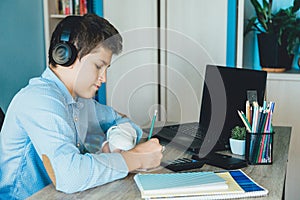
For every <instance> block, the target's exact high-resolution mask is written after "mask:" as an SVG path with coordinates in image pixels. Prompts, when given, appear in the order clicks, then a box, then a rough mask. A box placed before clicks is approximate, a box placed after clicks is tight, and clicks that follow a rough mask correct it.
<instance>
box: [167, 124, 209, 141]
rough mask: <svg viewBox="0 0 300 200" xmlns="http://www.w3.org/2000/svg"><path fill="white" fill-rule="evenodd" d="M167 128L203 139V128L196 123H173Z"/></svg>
mask: <svg viewBox="0 0 300 200" xmlns="http://www.w3.org/2000/svg"><path fill="white" fill-rule="evenodd" d="M169 128H170V129H171V130H173V131H177V132H178V133H181V134H185V135H188V136H191V137H194V138H197V139H200V140H202V139H204V136H205V135H204V134H203V133H204V128H202V127H199V126H198V124H182V125H174V126H169Z"/></svg>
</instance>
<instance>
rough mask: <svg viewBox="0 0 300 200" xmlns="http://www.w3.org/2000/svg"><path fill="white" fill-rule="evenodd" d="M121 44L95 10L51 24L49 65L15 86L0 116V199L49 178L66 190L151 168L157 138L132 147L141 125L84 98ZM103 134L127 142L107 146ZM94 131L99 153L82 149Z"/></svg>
mask: <svg viewBox="0 0 300 200" xmlns="http://www.w3.org/2000/svg"><path fill="white" fill-rule="evenodd" d="M121 50H122V38H121V36H120V35H119V33H118V31H117V30H116V29H115V28H114V27H113V26H112V25H111V24H110V23H109V22H108V21H107V20H105V19H103V18H101V17H99V16H97V15H94V14H87V15H85V16H69V17H66V18H65V19H63V20H62V21H61V22H60V23H59V24H58V25H57V27H56V29H55V31H54V32H53V34H52V38H51V43H50V47H49V67H48V68H47V69H46V70H45V71H44V73H43V74H42V75H41V77H38V78H33V79H31V80H30V82H29V84H28V86H27V87H25V88H23V89H22V90H21V91H20V92H18V94H17V95H16V96H15V97H14V98H13V100H12V102H11V104H10V106H9V108H8V110H7V113H6V116H5V121H4V124H3V127H2V131H1V134H0V152H1V157H0V170H1V171H0V197H1V198H4V199H24V198H26V197H28V196H30V195H32V194H33V193H35V192H37V191H38V190H40V189H42V188H43V187H45V186H46V185H48V184H50V183H51V182H53V184H54V185H55V187H56V189H57V190H59V191H63V192H66V193H73V192H78V191H83V190H86V189H88V188H92V187H96V186H99V185H102V184H105V183H108V182H111V181H114V180H117V179H121V178H124V177H125V176H126V175H127V174H128V172H130V171H133V170H136V169H138V168H152V167H156V166H159V164H160V161H161V158H162V153H161V150H162V146H161V145H160V144H159V142H158V140H157V139H151V140H149V141H147V142H145V143H141V144H138V145H136V144H137V143H138V142H139V140H140V138H141V135H142V130H141V129H140V128H139V127H138V126H137V125H135V124H134V123H133V122H131V121H130V120H129V119H128V118H124V117H122V116H121V115H119V114H118V113H117V112H115V111H114V110H113V109H112V108H111V107H108V106H105V105H101V104H99V103H98V102H96V101H94V100H93V98H92V97H93V96H94V95H95V93H96V91H97V90H98V88H99V87H101V83H103V82H105V81H106V70H107V68H108V67H109V65H110V63H111V58H112V55H113V54H118V53H119V52H120V51H121ZM108 132H109V133H110V134H109V135H111V136H113V135H114V134H118V135H119V136H122V135H123V136H126V138H127V139H128V141H129V145H130V144H133V145H132V146H131V147H128V148H127V147H126V149H125V148H124V149H122V148H121V147H120V148H118V147H115V146H114V147H113V148H112V146H110V142H109V140H108V141H107V140H106V139H107V138H106V133H108ZM95 133H97V134H99V138H100V144H99V146H101V145H102V152H101V153H88V152H87V150H86V148H85V146H84V141H85V139H86V136H87V134H95ZM112 138H113V137H112ZM115 141H118V140H115V139H114V142H115ZM135 145H136V146H135ZM122 150H125V151H122ZM112 151H113V152H112Z"/></svg>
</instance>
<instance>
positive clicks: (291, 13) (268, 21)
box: [244, 0, 300, 71]
mask: <svg viewBox="0 0 300 200" xmlns="http://www.w3.org/2000/svg"><path fill="white" fill-rule="evenodd" d="M262 2H263V3H262V5H261V4H260V3H259V1H258V0H251V4H252V5H253V7H254V9H255V13H256V16H254V17H252V18H251V19H249V20H248V24H247V25H246V28H245V32H244V35H246V34H248V33H249V32H250V31H256V32H257V39H258V46H259V58H260V65H261V66H262V68H263V70H266V71H284V70H285V69H289V68H290V67H291V65H292V61H293V57H294V56H293V51H294V49H295V46H296V43H297V38H298V41H299V35H297V33H295V32H296V30H297V29H298V28H299V27H297V23H298V22H297V15H296V12H297V11H298V10H299V8H300V0H294V2H293V5H292V6H291V7H289V8H286V9H280V10H279V11H278V12H276V13H272V3H273V1H272V0H269V1H267V0H263V1H262ZM294 33H295V34H296V35H295V34H294ZM269 68H272V70H269ZM273 69H275V70H273ZM276 69H277V70H276Z"/></svg>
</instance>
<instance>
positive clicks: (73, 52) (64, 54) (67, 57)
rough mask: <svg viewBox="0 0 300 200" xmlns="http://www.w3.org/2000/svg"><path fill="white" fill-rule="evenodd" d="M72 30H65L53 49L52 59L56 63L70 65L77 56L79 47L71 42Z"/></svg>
mask: <svg viewBox="0 0 300 200" xmlns="http://www.w3.org/2000/svg"><path fill="white" fill-rule="evenodd" d="M70 35H71V31H70V30H64V31H63V32H62V34H61V36H60V42H59V43H58V44H56V45H55V47H54V48H53V50H52V59H53V61H54V62H55V63H56V64H59V65H61V66H65V67H68V66H70V65H72V64H73V63H74V62H75V60H76V58H77V53H78V52H77V49H76V47H75V46H74V45H73V44H72V43H70V42H69V41H70Z"/></svg>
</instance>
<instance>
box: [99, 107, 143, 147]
mask: <svg viewBox="0 0 300 200" xmlns="http://www.w3.org/2000/svg"><path fill="white" fill-rule="evenodd" d="M95 106H96V112H97V118H98V120H99V123H100V126H101V128H102V130H103V131H104V132H107V130H108V129H109V128H110V127H111V126H117V125H119V124H122V123H130V124H131V126H132V127H133V128H134V129H135V131H136V134H137V140H136V143H137V144H138V143H139V141H140V140H141V138H142V135H143V131H142V129H141V128H140V127H139V126H138V125H136V124H135V123H134V122H133V121H131V120H130V119H129V118H127V117H122V116H121V115H119V114H118V112H116V111H115V110H114V109H113V108H112V107H110V106H106V105H102V104H99V103H98V102H95ZM103 113H105V114H104V115H103Z"/></svg>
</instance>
